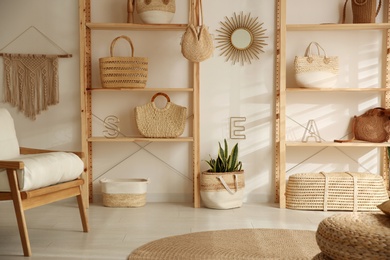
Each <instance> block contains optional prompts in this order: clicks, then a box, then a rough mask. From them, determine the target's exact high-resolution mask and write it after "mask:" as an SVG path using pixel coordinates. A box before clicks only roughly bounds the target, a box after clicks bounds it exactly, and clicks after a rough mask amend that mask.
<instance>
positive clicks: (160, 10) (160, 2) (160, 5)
mask: <svg viewBox="0 0 390 260" xmlns="http://www.w3.org/2000/svg"><path fill="white" fill-rule="evenodd" d="M129 1H132V0H129ZM136 10H137V13H138V15H139V17H140V18H141V20H142V21H143V22H144V23H151V24H164V23H170V22H171V21H172V18H173V16H174V14H175V12H176V3H175V0H136Z"/></svg>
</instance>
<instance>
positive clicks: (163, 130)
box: [135, 92, 187, 138]
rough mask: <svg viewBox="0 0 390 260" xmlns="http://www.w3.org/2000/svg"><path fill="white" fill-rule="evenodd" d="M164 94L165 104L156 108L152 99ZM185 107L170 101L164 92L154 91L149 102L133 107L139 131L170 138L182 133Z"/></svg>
mask: <svg viewBox="0 0 390 260" xmlns="http://www.w3.org/2000/svg"><path fill="white" fill-rule="evenodd" d="M160 95H162V96H164V97H165V98H166V99H167V104H166V106H165V107H164V108H158V107H157V106H156V105H155V103H154V100H155V98H156V97H157V96H160ZM186 117H187V108H186V107H182V106H179V105H176V104H174V103H172V102H171V100H170V98H169V96H168V95H167V94H165V93H161V92H159V93H156V94H155V95H154V96H153V97H152V100H151V102H149V103H147V104H145V105H142V106H137V107H136V108H135V120H136V124H137V127H138V130H139V131H140V133H141V134H142V135H143V136H145V137H156V138H157V137H160V138H171V137H178V136H180V135H182V134H183V131H184V127H185V121H186Z"/></svg>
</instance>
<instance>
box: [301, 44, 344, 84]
mask: <svg viewBox="0 0 390 260" xmlns="http://www.w3.org/2000/svg"><path fill="white" fill-rule="evenodd" d="M313 45H315V46H316V47H317V51H318V53H317V55H315V54H312V51H311V47H312V46H313ZM321 51H322V53H321ZM294 67H295V79H296V81H297V84H298V85H299V86H300V87H305V88H332V87H335V85H336V83H337V75H338V71H339V59H338V57H337V56H328V55H327V54H326V52H325V50H324V48H322V47H321V45H320V44H318V43H317V42H311V43H310V44H309V45H308V46H307V48H306V52H305V56H296V57H295V60H294Z"/></svg>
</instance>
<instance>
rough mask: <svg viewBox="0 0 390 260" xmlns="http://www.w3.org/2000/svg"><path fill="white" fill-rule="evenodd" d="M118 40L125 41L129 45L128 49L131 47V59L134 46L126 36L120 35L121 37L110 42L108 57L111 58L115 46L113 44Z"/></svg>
mask: <svg viewBox="0 0 390 260" xmlns="http://www.w3.org/2000/svg"><path fill="white" fill-rule="evenodd" d="M119 39H125V40H126V41H127V42H128V43H129V44H130V47H131V57H134V46H133V42H132V41H131V40H130V38H129V37H127V36H126V35H121V36H118V37H116V38H115V39H114V40H113V41H112V42H111V46H110V55H111V57H113V55H112V53H113V52H114V46H115V43H116V42H117V40H119Z"/></svg>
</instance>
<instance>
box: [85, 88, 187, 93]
mask: <svg viewBox="0 0 390 260" xmlns="http://www.w3.org/2000/svg"><path fill="white" fill-rule="evenodd" d="M87 91H93V92H95V91H97V92H107V91H108V92H112V91H135V92H194V89H193V88H87Z"/></svg>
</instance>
